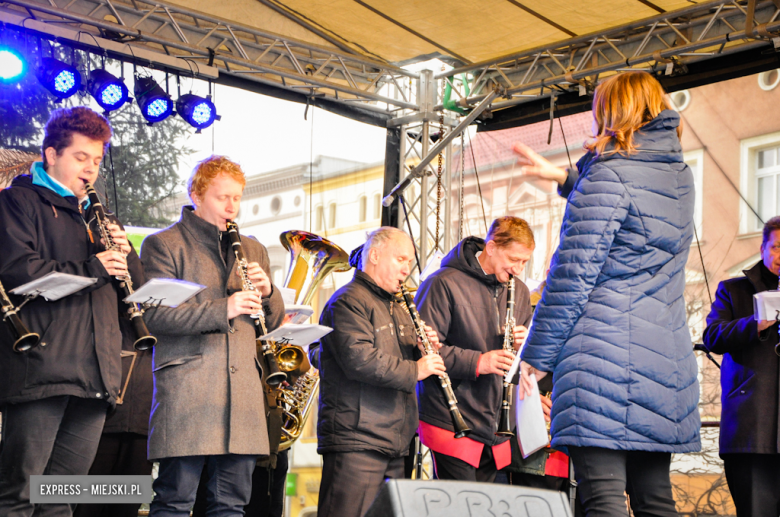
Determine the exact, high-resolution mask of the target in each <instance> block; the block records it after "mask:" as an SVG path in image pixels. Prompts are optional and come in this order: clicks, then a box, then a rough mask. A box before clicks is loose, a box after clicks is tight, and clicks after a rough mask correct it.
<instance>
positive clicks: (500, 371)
mask: <svg viewBox="0 0 780 517" xmlns="http://www.w3.org/2000/svg"><path fill="white" fill-rule="evenodd" d="M514 360H515V356H514V355H512V353H511V352H508V351H506V350H504V349H503V348H502V349H500V350H491V351H490V352H487V353H484V354H482V355H481V356H480V358H479V366H478V367H477V372H478V373H479V374H480V375H486V374H491V373H492V374H495V375H504V374H505V373H506V372H508V371H509V369H510V368H512V363H513V362H514Z"/></svg>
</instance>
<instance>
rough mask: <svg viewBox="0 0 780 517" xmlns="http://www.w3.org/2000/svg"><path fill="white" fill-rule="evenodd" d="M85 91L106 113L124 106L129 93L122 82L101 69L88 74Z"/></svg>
mask: <svg viewBox="0 0 780 517" xmlns="http://www.w3.org/2000/svg"><path fill="white" fill-rule="evenodd" d="M87 91H88V92H89V94H90V95H92V97H93V98H94V99H95V101H97V103H98V104H100V107H101V108H103V109H104V110H106V112H109V111H114V110H118V109H119V108H121V107H122V106H124V104H125V102H127V101H128V96H129V93H130V92H129V91H128V90H127V86H125V83H124V81H122V80H121V79H119V78H118V77H116V76H114V75H112V74H110V73H108V72H106V71H105V70H103V69H101V68H98V69H95V70H92V71H91V72H90V73H89V81H88V82H87Z"/></svg>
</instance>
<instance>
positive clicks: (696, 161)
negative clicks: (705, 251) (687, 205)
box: [683, 149, 704, 244]
mask: <svg viewBox="0 0 780 517" xmlns="http://www.w3.org/2000/svg"><path fill="white" fill-rule="evenodd" d="M683 160H685V163H687V164H688V167H690V168H691V172H692V173H693V188H694V191H695V193H696V196H695V198H694V208H693V224H695V225H696V233H697V234H698V236H699V239H701V238H702V231H701V230H702V228H701V225H702V214H703V213H702V200H703V199H704V198H703V188H704V181H703V179H704V172H703V170H704V149H697V150H696V151H689V152H687V153H683ZM693 244H696V237H695V236H694V238H693Z"/></svg>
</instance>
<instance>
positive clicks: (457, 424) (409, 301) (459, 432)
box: [400, 284, 471, 479]
mask: <svg viewBox="0 0 780 517" xmlns="http://www.w3.org/2000/svg"><path fill="white" fill-rule="evenodd" d="M400 287H401V297H402V299H403V301H404V304H406V308H407V309H409V315H410V316H411V317H412V323H413V324H414V331H415V332H416V333H417V337H419V338H420V340H421V341H422V344H423V349H424V352H423V353H424V354H425V355H431V354H438V352H437V351H436V350H435V349H434V348H433V345H432V344H431V342H430V340H429V339H428V334H426V333H425V328H423V324H422V320H421V319H420V313H419V312H417V306H416V305H415V304H414V298H412V293H410V292H409V290H408V289H407V288H406V286H405V285H404V284H400ZM439 385H440V386H441V390H442V392H444V398H445V399H446V400H447V405H448V406H449V409H450V416H451V417H452V426H453V427H454V428H455V438H463V437H464V436H466V435H467V434H469V433H470V432H471V429H469V426H467V425H466V421H465V420H464V419H463V415H461V413H460V409H458V399H456V398H455V392H454V391H453V390H452V382H450V376H449V375H447V374H446V373H445V374H443V375H442V376H441V377H439ZM418 479H419V478H418Z"/></svg>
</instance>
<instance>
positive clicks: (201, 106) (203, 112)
mask: <svg viewBox="0 0 780 517" xmlns="http://www.w3.org/2000/svg"><path fill="white" fill-rule="evenodd" d="M176 111H177V112H178V113H179V115H181V117H182V118H183V119H184V120H186V121H187V123H189V124H190V125H191V126H193V127H196V128H198V131H200V130H201V129H204V128H207V127H209V126H210V125H211V124H213V123H214V121H215V120H219V118H220V117H219V115H217V108H216V106H214V103H213V102H211V96H208V97H199V96H197V95H193V94H191V93H188V94H186V95H182V96H181V97H179V98H178V99H177V100H176Z"/></svg>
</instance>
